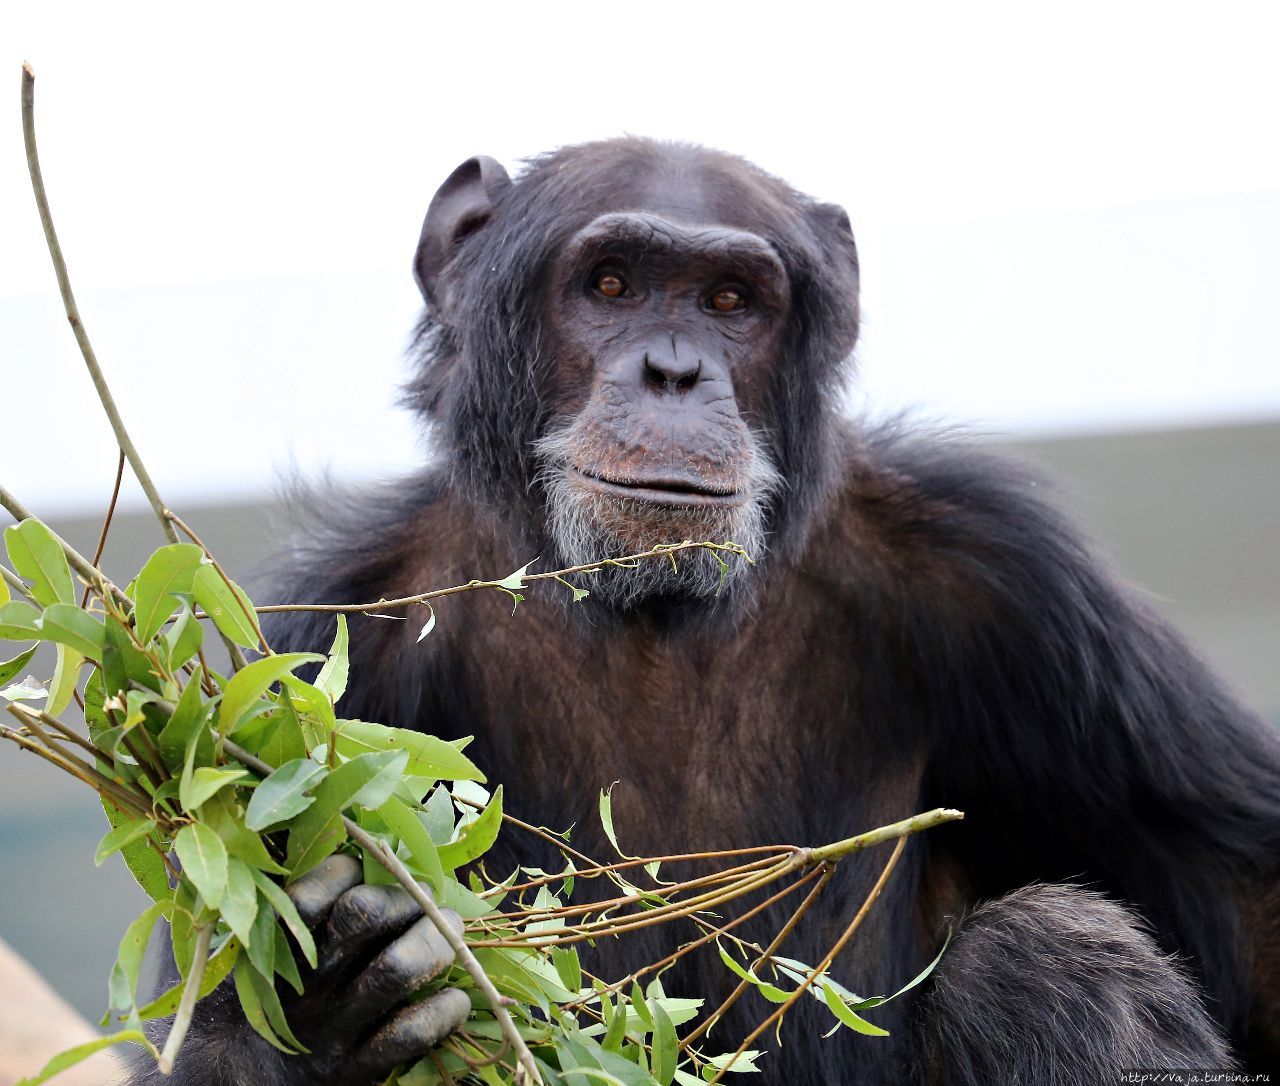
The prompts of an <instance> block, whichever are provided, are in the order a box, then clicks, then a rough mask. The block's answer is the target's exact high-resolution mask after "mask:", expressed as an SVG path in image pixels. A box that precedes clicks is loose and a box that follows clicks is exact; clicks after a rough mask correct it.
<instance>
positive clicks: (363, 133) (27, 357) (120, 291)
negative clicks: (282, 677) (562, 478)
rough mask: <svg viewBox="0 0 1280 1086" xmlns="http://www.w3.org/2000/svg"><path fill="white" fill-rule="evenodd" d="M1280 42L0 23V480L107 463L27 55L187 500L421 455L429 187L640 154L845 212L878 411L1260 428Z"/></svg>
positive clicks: (714, 18)
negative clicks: (564, 153)
mask: <svg viewBox="0 0 1280 1086" xmlns="http://www.w3.org/2000/svg"><path fill="white" fill-rule="evenodd" d="M1277 31H1280V8H1277V7H1276V6H1275V5H1272V4H1267V3H1261V2H1260V3H1252V4H1233V3H1215V4H1213V5H1212V6H1210V5H1179V4H1172V3H1167V2H1166V3H1159V4H1155V3H1153V4H1128V3H1115V2H1111V3H1105V4H1092V3H1084V4H1080V3H1077V4H1072V5H1070V6H1068V7H1064V6H1061V5H1055V6H1053V7H1050V6H1048V5H1030V4H1026V3H1017V4H1007V5H996V4H984V3H973V4H954V3H950V4H942V3H939V4H889V3H885V2H884V0H879V2H877V3H867V4H846V5H843V6H841V7H839V8H838V9H837V8H835V7H834V6H832V5H829V4H823V5H818V4H814V3H807V2H790V3H786V4H776V5H758V4H748V3H740V4H737V5H734V4H726V3H717V4H698V5H689V4H674V3H672V4H668V3H653V2H649V3H645V4H612V5H611V4H603V3H594V4H570V3H551V2H547V3H542V4H529V3H520V4H507V3H486V4H483V5H481V4H476V5H438V6H437V5H427V4H414V5H408V4H404V5H401V4H391V3H387V4H376V5H374V4H369V5H353V4H349V3H348V4H327V3H306V4H301V3H298V4H283V3H277V4H264V3H254V4H243V3H219V4H217V5H202V6H198V7H197V6H194V5H178V4H172V3H167V4H114V5H104V4H101V3H95V4H71V3H58V2H42V3H27V4H24V5H19V4H16V3H10V4H6V5H4V7H3V9H0V65H8V70H9V72H10V76H9V79H10V81H9V82H7V83H6V82H5V81H4V79H0V86H7V87H9V88H10V92H9V93H10V95H11V97H10V101H9V103H8V105H7V106H5V105H3V103H0V376H2V377H3V380H4V388H5V391H6V396H5V400H4V406H5V413H4V416H3V423H2V425H3V428H4V429H3V432H4V435H5V437H4V440H3V441H2V442H0V478H2V479H3V480H4V482H5V485H6V486H8V487H10V488H11V489H13V490H14V491H15V492H16V493H18V494H19V496H21V497H25V499H26V500H27V501H28V503H29V504H32V505H37V506H38V507H39V508H40V509H42V510H52V509H55V508H69V507H76V506H89V507H97V506H98V505H99V504H100V502H101V500H102V497H103V494H104V492H105V491H106V490H107V489H109V486H110V479H111V475H112V472H113V468H114V452H113V448H112V445H111V439H110V435H109V433H108V432H107V429H106V425H105V422H103V421H101V419H100V416H99V414H98V413H97V411H96V407H95V403H94V400H93V397H92V391H91V389H90V387H89V384H88V381H87V378H86V376H85V374H84V369H83V365H82V363H81V362H80V360H79V356H78V354H77V352H76V349H75V345H74V342H73V340H72V338H71V335H70V333H69V331H68V329H67V327H66V324H65V321H64V320H63V319H62V317H61V314H60V309H59V307H58V303H57V299H56V292H55V285H54V281H53V275H52V272H51V270H50V267H49V263H48V257H47V255H46V253H45V250H44V243H43V239H42V237H41V234H40V229H39V223H38V221H37V219H36V215H35V210H34V206H33V203H32V201H31V197H30V192H29V189H28V185H27V179H26V174H25V164H24V161H23V156H22V145H21V135H20V127H19V115H18V83H19V68H20V64H21V62H22V60H24V59H26V60H29V61H30V62H31V63H32V64H33V66H34V67H35V69H36V72H37V125H38V132H39V137H40V148H41V157H42V160H43V164H44V169H45V175H46V180H47V182H48V186H49V191H50V197H51V200H52V203H53V209H54V215H55V217H56V220H57V224H58V228H59V232H60V234H61V237H62V242H63V246H64V249H65V251H66V254H67V258H68V261H69V263H70V267H71V273H72V278H73V282H74V284H75V286H76V288H77V292H78V294H79V296H80V301H81V308H82V310H83V314H84V318H85V321H86V324H87V327H88V329H89V332H90V335H91V336H92V337H93V339H94V341H95V345H96V346H97V349H98V353H99V356H100V358H101V360H102V362H103V364H104V366H105V368H106V370H107V373H108V377H109V379H110V380H111V382H112V385H113V387H114V388H115V390H116V393H117V396H118V398H119V400H120V403H121V407H122V410H123V411H124V414H125V418H126V420H127V421H128V422H129V423H130V425H131V428H132V429H133V430H134V431H135V437H136V438H137V440H138V443H139V445H140V447H141V448H142V451H143V454H144V456H145V457H146V458H147V459H148V460H149V461H150V462H151V464H152V465H153V470H154V471H155V472H156V474H157V476H158V477H159V481H160V482H161V483H162V485H163V488H164V489H165V491H166V493H167V494H168V495H170V496H171V498H172V499H173V500H192V499H196V500H198V499H200V498H209V497H214V496H217V495H219V494H225V493H229V492H234V493H263V492H265V491H267V490H269V489H270V488H271V486H272V485H273V481H274V479H275V478H276V477H277V476H278V474H279V473H280V472H281V471H282V470H285V469H287V468H288V467H289V465H290V464H291V463H296V464H298V465H300V466H301V467H302V468H303V469H304V470H307V471H315V470H319V469H321V468H323V467H325V466H328V467H330V468H331V469H332V470H333V471H334V472H335V473H336V474H338V475H347V476H355V477H362V476H367V475H373V474H385V473H390V472H396V471H399V470H402V469H403V468H405V467H406V466H408V465H410V464H412V463H413V462H414V461H415V460H416V459H417V457H418V453H417V452H416V450H415V445H414V441H415V439H414V430H413V426H412V423H411V421H410V420H409V419H407V418H406V417H405V416H404V415H403V413H401V412H398V411H397V410H395V408H394V406H393V401H394V392H395V385H396V383H397V382H398V381H400V380H401V379H403V377H404V376H405V372H406V370H405V363H404V360H403V358H402V348H403V346H404V343H405V339H406V336H407V334H408V331H409V329H410V326H411V324H412V322H413V319H414V317H415V314H416V309H417V306H418V297H417V293H416V289H415V287H414V285H413V282H412V278H411V276H410V273H409V263H410V259H411V256H412V252H413V247H414V244H415V241H416V237H417V232H418V229H419V226H420V223H421V219H422V215H423V213H424V211H425V210H426V206H427V203H428V201H429V200H430V197H431V194H432V192H433V191H434V189H435V187H436V186H437V185H438V184H439V182H440V181H441V180H443V178H444V177H445V176H446V175H447V174H448V173H449V171H450V170H451V169H452V168H453V167H454V166H455V165H456V164H457V163H458V162H460V161H461V160H463V159H464V158H466V157H468V156H469V155H472V154H476V153H486V154H491V155H493V156H495V157H497V158H499V159H500V160H502V161H504V162H506V163H507V164H508V165H509V166H511V167H512V168H514V167H515V166H516V165H517V164H518V161H519V159H520V158H522V157H523V156H526V155H530V154H534V153H537V152H539V151H543V150H547V149H550V148H552V147H555V146H557V145H560V144H564V143H570V142H575V141H579V140H584V139H591V138H596V137H604V136H611V135H616V134H618V133H622V132H631V133H638V134H643V135H651V136H661V137H670V138H678V139H688V140H694V141H697V142H702V143H707V144H710V145H713V146H717V147H721V148H724V149H726V150H731V151H735V152H738V153H740V154H743V155H745V156H747V157H748V158H751V159H752V160H754V161H756V162H757V163H758V164H760V165H761V166H763V167H765V168H766V169H769V170H771V171H773V172H775V173H778V174H780V175H782V176H783V177H785V178H786V179H787V180H789V181H790V182H792V183H793V184H795V185H796V186H797V187H800V188H802V189H805V190H807V191H809V192H812V193H813V194H815V195H817V196H820V197H822V198H824V199H828V200H833V201H838V202H840V203H842V204H844V206H845V207H846V208H847V209H848V211H849V214H850V217H851V219H852V221H853V225H854V231H855V234H856V236H857V237H858V241H859V246H860V251H861V254H862V265H863V285H864V310H865V314H866V324H865V334H864V340H863V344H862V346H861V348H860V351H859V359H860V365H861V370H862V374H863V382H862V392H861V395H862V396H863V398H864V400H865V402H866V403H867V404H868V405H869V406H870V407H871V408H872V409H873V410H890V409H895V408H898V407H904V406H914V407H916V408H917V409H919V410H920V411H922V412H923V413H924V414H926V415H928V416H929V417H932V418H938V419H944V420H947V421H952V422H959V423H967V424H970V425H973V426H975V427H977V428H979V429H981V430H983V431H984V432H989V433H997V434H1018V435H1025V434H1043V433H1053V432H1066V431H1080V430H1085V431H1088V430H1105V429H1117V428H1131V427H1135V426H1141V427H1148V426H1170V425H1185V424H1193V423H1205V422H1215V421H1223V420H1230V419H1237V418H1242V419H1245V418H1247V419H1252V418H1267V417H1277V416H1280V305H1278V304H1277V299H1278V298H1280V140H1277V139H1276V135H1275V133H1276V126H1277V107H1278V106H1280V65H1278V64H1277V62H1276V55H1277V43H1280V34H1278V33H1277ZM0 74H2V72H0ZM202 434H203V435H206V436H205V437H203V438H201V437H200V435H202ZM193 439H194V441H193Z"/></svg>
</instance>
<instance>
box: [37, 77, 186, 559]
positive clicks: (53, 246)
mask: <svg viewBox="0 0 1280 1086" xmlns="http://www.w3.org/2000/svg"><path fill="white" fill-rule="evenodd" d="M35 107H36V73H35V72H33V71H32V70H31V65H30V64H24V65H23V66H22V139H23V142H24V143H25V145H26V149H27V172H28V173H29V174H30V175H31V189H32V191H33V192H34V193H35V197H36V207H37V209H38V210H39V212H40V225H41V226H43V227H44V240H45V242H46V244H47V245H48V247H49V257H50V259H51V260H52V261H53V272H54V274H55V275H56V276H57V277H58V291H59V292H60V293H61V295H62V306H63V309H64V310H65V311H66V314H67V321H68V322H69V323H70V325H71V330H72V332H74V333H75V337H76V343H77V344H79V346H80V353H81V355H83V356H84V362H85V365H86V366H88V368H89V376H90V377H91V378H92V379H93V387H94V388H95V389H96V390H97V392H98V399H99V400H101V401H102V407H103V410H105V411H106V413H107V419H108V420H109V421H110V423H111V429H112V431H113V432H114V433H115V435H116V443H117V444H118V445H119V446H120V451H121V452H123V453H124V455H125V456H126V457H127V458H128V460H129V466H130V467H131V468H133V473H134V475H136V476H137V477H138V482H139V483H141V484H142V491H143V493H144V494H146V496H147V501H149V502H150V503H151V508H152V509H154V510H155V514H156V517H157V518H158V519H159V521H160V526H161V528H162V529H163V530H164V534H165V535H166V536H167V537H168V539H169V542H170V543H177V542H178V533H177V532H176V531H175V530H174V527H173V525H172V524H170V523H169V518H168V517H167V516H166V515H165V514H166V507H165V504H164V502H163V501H162V500H161V498H160V492H159V491H158V490H156V485H155V483H153V482H152V481H151V475H150V474H149V473H148V471H147V469H146V465H144V464H143V462H142V457H140V456H139V455H138V450H137V448H136V447H135V446H134V444H133V441H132V440H131V439H130V438H129V432H128V431H127V430H126V429H125V426H124V420H123V419H122V418H121V417H120V412H119V410H118V409H117V408H116V401H115V399H114V397H112V395H111V390H110V389H109V388H108V387H107V382H106V378H105V377H104V376H103V374H102V367H101V366H100V365H99V364H98V356H97V355H96V354H95V353H94V350H93V345H92V344H91V343H90V342H89V334H88V333H87V332H86V331H85V328H84V322H83V321H81V319H80V309H79V307H78V306H77V305H76V298H75V295H74V294H73V293H72V291H71V277H70V276H69V275H68V274H67V263H66V261H65V260H64V259H63V256H62V246H61V245H60V244H59V243H58V234H57V231H55V230H54V228H53V215H52V213H51V212H50V211H49V197H48V194H47V193H46V192H45V188H44V177H43V175H42V174H41V172H40V156H39V154H38V152H37V151H36V120H35Z"/></svg>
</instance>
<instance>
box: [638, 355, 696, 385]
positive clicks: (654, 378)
mask: <svg viewBox="0 0 1280 1086" xmlns="http://www.w3.org/2000/svg"><path fill="white" fill-rule="evenodd" d="M701 374H702V360H701V359H698V360H697V361H696V362H694V363H693V364H692V365H689V364H687V363H685V362H682V361H681V360H679V359H677V358H674V357H672V358H664V357H663V356H662V354H661V352H659V353H658V354H657V355H655V354H654V353H652V352H646V353H645V356H644V383H645V384H646V385H647V386H648V387H649V388H650V389H652V390H653V391H654V392H669V391H672V390H674V391H676V392H688V391H689V390H690V389H692V388H693V386H694V385H696V384H697V383H698V379H699V377H700V376H701Z"/></svg>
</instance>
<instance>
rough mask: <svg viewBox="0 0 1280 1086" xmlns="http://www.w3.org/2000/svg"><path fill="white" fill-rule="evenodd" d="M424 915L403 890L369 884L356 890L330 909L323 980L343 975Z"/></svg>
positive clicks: (322, 958) (322, 955)
mask: <svg viewBox="0 0 1280 1086" xmlns="http://www.w3.org/2000/svg"><path fill="white" fill-rule="evenodd" d="M421 915H422V910H421V909H420V908H419V907H418V903H417V902H416V901H414V900H413V898H411V897H410V896H409V894H408V893H407V892H406V891H405V890H404V888H403V887H400V886H370V885H368V884H367V883H366V884H362V885H360V886H355V887H352V888H351V889H350V890H348V891H347V892H346V893H345V894H343V895H342V896H341V897H340V898H338V900H337V901H336V902H334V904H333V908H332V909H330V910H329V922H328V924H327V925H326V926H325V939H324V945H323V947H322V948H321V950H320V963H319V966H318V968H317V972H318V973H319V975H320V976H322V977H332V976H334V975H335V974H338V973H341V972H342V971H343V970H345V969H346V968H347V967H349V966H350V965H351V964H352V963H353V962H354V961H356V960H357V959H359V958H363V957H365V956H367V954H368V952H369V949H370V948H371V947H372V946H375V945H377V944H379V943H384V942H386V941H387V940H389V939H390V938H392V937H393V936H395V935H398V934H399V933H400V932H402V931H404V929H405V928H407V927H408V926H409V925H410V924H412V923H413V922H414V921H415V920H416V919H418V917H420V916H421Z"/></svg>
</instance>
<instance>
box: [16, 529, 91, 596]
mask: <svg viewBox="0 0 1280 1086" xmlns="http://www.w3.org/2000/svg"><path fill="white" fill-rule="evenodd" d="M4 542H5V546H6V547H7V548H8V550H9V562H10V563H11V564H12V566H13V568H14V569H15V570H16V571H17V572H18V573H20V574H22V576H24V577H25V578H26V579H27V580H28V581H30V582H31V594H32V595H33V596H34V597H35V598H36V600H37V601H38V602H39V603H41V604H42V605H43V606H45V607H48V606H49V605H50V604H51V603H71V602H72V601H73V600H74V599H75V598H76V595H75V593H76V589H75V582H74V581H72V579H71V567H70V566H69V565H67V556H66V555H65V554H63V553H62V547H61V546H60V545H59V544H58V541H57V540H56V539H55V538H54V537H53V533H52V532H50V531H49V529H48V528H46V527H45V526H44V525H43V524H41V523H40V522H39V521H38V520H34V519H28V520H24V521H22V522H21V523H20V524H13V525H10V526H9V527H8V528H6V529H5V530H4Z"/></svg>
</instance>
